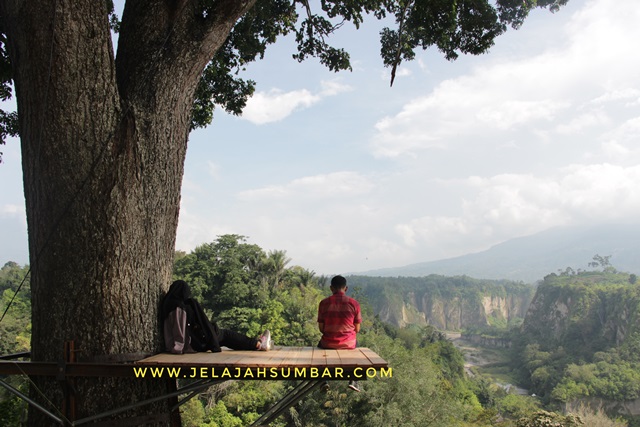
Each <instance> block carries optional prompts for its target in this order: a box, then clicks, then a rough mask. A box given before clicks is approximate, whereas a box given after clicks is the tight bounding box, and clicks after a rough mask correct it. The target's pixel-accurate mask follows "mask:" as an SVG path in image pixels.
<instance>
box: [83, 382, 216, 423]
mask: <svg viewBox="0 0 640 427" xmlns="http://www.w3.org/2000/svg"><path fill="white" fill-rule="evenodd" d="M224 381H226V380H212V381H209V382H206V383H196V384H191V385H188V386H186V387H183V388H181V389H180V390H178V391H176V392H173V393H169V394H165V395H163V396H158V397H153V398H151V399H147V400H143V401H142V402H137V403H132V404H131V405H127V406H123V407H121V408H117V409H113V410H111V411H106V412H103V413H101V414H98V415H94V416H91V417H87V418H83V419H81V420H78V421H75V422H74V423H73V424H72V425H73V426H79V425H82V424H87V423H90V422H92V421H96V420H99V419H100V418H104V417H108V416H111V415H116V414H119V413H122V412H126V411H128V410H129V409H133V408H137V407H138V406H144V405H148V404H150V403H154V402H158V401H160V400H164V399H168V398H170V397H174V396H178V395H180V394H184V393H191V392H193V391H196V390H202V389H205V388H207V387H211V386H212V385H214V384H217V383H220V382H224Z"/></svg>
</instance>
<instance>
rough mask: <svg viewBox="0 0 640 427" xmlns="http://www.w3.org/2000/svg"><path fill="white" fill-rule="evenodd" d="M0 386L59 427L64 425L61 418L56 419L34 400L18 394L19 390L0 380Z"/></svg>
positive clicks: (20, 393)
mask: <svg viewBox="0 0 640 427" xmlns="http://www.w3.org/2000/svg"><path fill="white" fill-rule="evenodd" d="M0 385H1V386H2V387H4V388H6V389H7V390H9V392H10V393H13V394H15V395H16V396H18V397H19V398H20V399H22V400H24V401H25V402H27V403H28V404H29V405H32V406H33V407H34V408H36V409H37V410H39V411H40V412H42V413H44V414H45V415H47V416H48V417H49V418H51V419H53V420H54V421H55V422H57V423H58V424H60V425H63V424H64V421H63V419H62V418H60V417H57V416H56V415H54V414H53V413H52V412H50V411H49V410H48V409H46V408H45V407H44V406H42V405H40V404H39V403H38V402H36V401H35V400H33V399H31V398H29V396H26V395H25V394H24V393H22V392H20V391H19V390H17V389H16V388H14V387H12V386H10V385H9V384H7V383H5V382H4V381H3V380H1V379H0Z"/></svg>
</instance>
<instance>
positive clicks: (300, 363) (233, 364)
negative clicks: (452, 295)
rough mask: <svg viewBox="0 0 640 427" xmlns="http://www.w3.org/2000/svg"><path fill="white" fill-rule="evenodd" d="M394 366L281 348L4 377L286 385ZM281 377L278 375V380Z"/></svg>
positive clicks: (33, 370) (361, 356) (165, 356)
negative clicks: (324, 373)
mask: <svg viewBox="0 0 640 427" xmlns="http://www.w3.org/2000/svg"><path fill="white" fill-rule="evenodd" d="M388 366H389V365H388V363H387V362H386V361H385V360H384V359H383V358H381V357H380V356H378V355H377V354H376V353H375V352H374V351H372V350H370V349H368V348H366V347H362V348H356V349H354V350H325V349H321V348H317V347H275V348H274V349H272V350H271V351H239V350H227V349H225V350H223V351H222V352H220V353H209V352H207V353H191V354H170V353H160V354H156V355H154V356H150V357H147V358H145V359H141V360H138V361H136V362H134V363H66V364H64V365H60V364H57V363H52V362H27V361H4V360H0V375H15V374H27V375H45V376H47V375H49V376H51V375H53V376H63V377H75V376H87V377H92V376H104V377H110V376H113V377H131V376H133V377H137V378H140V377H141V376H144V377H145V378H149V376H153V377H155V378H167V377H175V378H227V379H252V378H253V379H261V378H264V376H263V377H255V376H254V377H252V376H251V375H250V373H247V370H248V371H251V373H261V372H264V371H265V369H266V370H267V372H268V378H267V379H283V378H285V379H286V378H290V377H289V376H287V375H289V374H290V372H291V371H290V370H286V369H287V368H292V369H293V373H294V374H295V373H296V371H295V369H296V368H300V369H302V368H307V369H311V368H315V369H324V368H328V369H329V370H330V374H331V375H330V377H329V379H333V377H336V376H338V375H337V374H339V373H342V374H343V376H350V375H353V374H354V373H356V374H358V373H366V371H367V369H370V370H377V371H379V370H381V369H387V368H388ZM144 368H147V370H144ZM162 368H164V369H162ZM172 368H179V369H180V371H179V372H176V370H175V369H173V370H172ZM225 368H227V369H228V370H232V369H233V371H229V373H228V374H226V375H225V377H220V376H219V375H222V374H223V373H224V369H225ZM161 369H162V371H161ZM194 369H195V370H196V371H194ZM238 370H240V371H238ZM276 372H277V375H276V374H274V373H276ZM298 372H302V371H298ZM314 372H317V371H310V370H307V371H304V373H303V374H301V375H300V376H296V377H295V378H300V379H302V378H306V379H308V378H309V375H311V374H313V373H314ZM336 373H337V374H336ZM229 375H231V376H229ZM388 375H389V374H387V376H388ZM335 379H339V378H335ZM363 379H364V378H363Z"/></svg>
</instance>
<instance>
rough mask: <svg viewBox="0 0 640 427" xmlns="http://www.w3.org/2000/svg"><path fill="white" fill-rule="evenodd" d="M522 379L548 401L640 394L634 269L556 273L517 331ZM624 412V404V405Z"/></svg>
mask: <svg viewBox="0 0 640 427" xmlns="http://www.w3.org/2000/svg"><path fill="white" fill-rule="evenodd" d="M514 338H515V339H514V348H513V350H514V359H515V360H514V361H515V363H516V365H517V366H518V367H519V369H518V371H519V374H520V378H521V379H522V382H523V383H524V384H525V385H526V386H527V387H528V388H530V389H531V390H532V391H534V392H535V393H536V394H537V395H538V396H540V397H541V398H542V399H543V401H544V402H547V403H571V402H574V401H576V400H581V399H582V400H584V398H590V399H591V400H593V399H600V400H601V401H602V402H603V404H606V405H608V406H609V407H611V408H614V407H616V405H615V404H613V402H625V401H633V400H636V399H638V398H640V286H639V284H638V283H637V279H636V276H635V275H634V274H628V273H619V272H617V271H615V269H613V268H611V267H607V268H605V269H604V270H603V271H590V272H579V273H576V272H573V271H571V270H569V271H566V272H564V273H561V274H550V275H548V276H546V277H545V279H544V281H543V282H542V283H541V284H540V286H539V287H538V290H537V293H536V296H535V298H534V300H533V302H532V303H531V309H530V312H529V314H528V316H527V318H526V319H525V322H524V324H523V327H522V328H521V330H520V331H519V333H518V334H517V336H516V337H514ZM618 409H619V410H620V408H618Z"/></svg>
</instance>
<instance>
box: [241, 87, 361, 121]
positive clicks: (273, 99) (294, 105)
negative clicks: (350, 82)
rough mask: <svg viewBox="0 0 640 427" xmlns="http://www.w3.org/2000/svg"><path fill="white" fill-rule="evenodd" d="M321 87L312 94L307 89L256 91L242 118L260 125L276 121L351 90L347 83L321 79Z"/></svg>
mask: <svg viewBox="0 0 640 427" xmlns="http://www.w3.org/2000/svg"><path fill="white" fill-rule="evenodd" d="M321 87H322V89H321V90H320V91H319V92H318V93H317V94H313V93H311V92H310V91H309V90H307V89H300V90H294V91H290V92H283V91H281V90H279V89H271V90H270V91H268V92H256V93H255V94H254V95H253V96H252V97H251V98H249V100H248V101H247V106H246V107H245V109H244V111H243V113H242V118H244V119H246V120H248V121H250V122H252V123H255V124H258V125H261V124H265V123H271V122H277V121H280V120H283V119H285V118H286V117H288V116H290V115H291V114H293V112H294V111H296V110H300V109H304V108H308V107H310V106H312V105H314V104H317V103H318V102H320V101H321V100H322V99H324V98H326V97H329V96H336V95H338V94H340V93H343V92H346V91H348V90H351V88H350V87H349V86H347V85H344V84H341V83H339V82H338V81H322V82H321Z"/></svg>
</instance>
